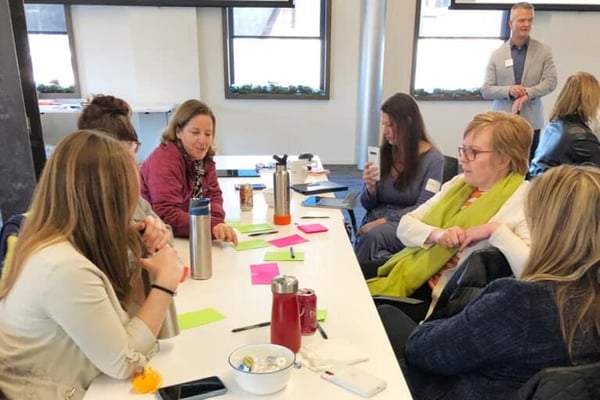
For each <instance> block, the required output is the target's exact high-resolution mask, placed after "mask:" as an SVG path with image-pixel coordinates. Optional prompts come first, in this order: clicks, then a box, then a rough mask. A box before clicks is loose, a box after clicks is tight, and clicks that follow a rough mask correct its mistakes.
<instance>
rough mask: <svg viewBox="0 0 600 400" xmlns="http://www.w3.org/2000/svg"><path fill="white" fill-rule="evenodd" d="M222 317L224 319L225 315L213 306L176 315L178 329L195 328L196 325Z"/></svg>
mask: <svg viewBox="0 0 600 400" xmlns="http://www.w3.org/2000/svg"><path fill="white" fill-rule="evenodd" d="M222 319H225V316H224V315H223V314H221V313H220V312H218V311H217V310H215V309H214V308H204V309H202V310H196V311H190V312H187V313H183V314H179V315H178V316H177V321H178V322H179V329H180V330H184V329H190V328H195V327H197V326H200V325H206V324H210V323H211V322H216V321H220V320H222Z"/></svg>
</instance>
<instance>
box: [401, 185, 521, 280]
mask: <svg viewBox="0 0 600 400" xmlns="http://www.w3.org/2000/svg"><path fill="white" fill-rule="evenodd" d="M460 179H463V175H462V174H461V175H458V176H456V177H454V178H453V179H452V180H450V181H449V182H446V183H445V184H444V185H443V186H442V190H440V191H439V192H438V193H437V194H436V195H435V196H433V197H432V198H431V199H429V200H428V201H427V202H425V203H424V204H422V205H421V206H420V207H419V208H417V209H416V210H414V211H413V212H411V213H408V214H406V215H405V216H404V217H403V218H402V219H401V220H400V223H399V224H398V230H397V235H398V238H399V239H400V241H402V243H404V245H405V246H406V247H416V246H419V247H423V248H428V247H431V246H433V243H430V244H425V241H426V240H427V238H428V237H429V234H430V233H431V232H432V231H433V230H434V229H438V228H439V226H431V225H427V224H425V223H424V222H423V221H422V219H423V216H424V215H425V214H426V213H427V212H428V211H429V210H430V209H431V207H433V205H434V204H436V203H437V202H438V201H440V199H441V198H442V197H443V196H444V195H445V194H446V193H447V192H448V190H449V189H450V187H452V185H453V184H454V183H455V182H456V181H457V180H460ZM528 190H529V182H527V181H523V183H522V184H521V186H519V187H518V188H517V190H515V192H514V193H513V194H512V196H510V197H509V198H508V200H506V202H505V203H504V205H503V206H502V207H501V208H500V209H499V210H498V212H497V213H496V214H495V215H494V216H493V217H492V218H490V222H499V223H500V224H501V225H500V227H499V228H498V229H496V232H494V233H493V234H492V236H490V238H489V239H487V240H482V241H480V242H478V243H475V244H473V245H471V246H469V247H467V248H466V249H465V250H464V251H463V252H462V254H461V255H460V258H459V262H458V264H459V265H460V263H461V262H463V261H464V260H466V259H467V257H469V255H471V253H473V252H474V251H475V250H479V249H483V248H486V247H490V246H495V247H497V248H498V249H499V250H500V251H502V254H504V256H505V257H506V259H507V261H508V263H509V264H510V267H511V269H512V271H513V273H514V274H515V276H517V277H519V276H520V275H521V272H523V267H524V265H525V262H526V261H527V258H529V246H530V245H531V239H530V236H529V227H528V226H527V221H526V220H525V211H524V206H525V196H526V195H527V191H528Z"/></svg>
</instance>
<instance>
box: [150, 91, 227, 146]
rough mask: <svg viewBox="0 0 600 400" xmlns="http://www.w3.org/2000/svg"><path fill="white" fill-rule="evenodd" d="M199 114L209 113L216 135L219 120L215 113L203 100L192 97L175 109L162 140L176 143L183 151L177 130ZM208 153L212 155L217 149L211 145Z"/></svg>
mask: <svg viewBox="0 0 600 400" xmlns="http://www.w3.org/2000/svg"><path fill="white" fill-rule="evenodd" d="M197 115H208V116H209V117H210V118H211V119H212V122H213V135H215V133H216V130H217V121H216V118H215V114H214V113H213V112H212V110H211V109H210V107H209V106H208V105H206V104H205V103H203V102H201V101H200V100H194V99H191V100H187V101H185V102H183V103H182V104H181V105H180V106H179V107H177V110H175V113H174V114H173V116H172V117H171V120H170V121H169V125H168V126H167V128H166V129H165V130H164V131H163V133H162V136H161V138H160V140H161V142H162V143H175V144H176V145H177V147H179V149H180V150H181V151H184V149H183V145H182V144H181V141H180V140H179V138H178V137H177V132H179V131H180V130H182V129H183V128H184V127H185V126H186V125H187V124H188V122H190V120H191V119H192V118H194V117H195V116H197ZM206 155H207V156H208V157H212V156H214V155H215V149H214V148H213V146H211V147H210V149H208V152H207V153H206Z"/></svg>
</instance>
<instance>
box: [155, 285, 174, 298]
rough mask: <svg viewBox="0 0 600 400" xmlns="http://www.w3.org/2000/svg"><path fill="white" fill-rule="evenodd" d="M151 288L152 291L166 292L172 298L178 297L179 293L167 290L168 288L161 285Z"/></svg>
mask: <svg viewBox="0 0 600 400" xmlns="http://www.w3.org/2000/svg"><path fill="white" fill-rule="evenodd" d="M150 287H151V288H152V289H158V290H161V291H163V292H165V293H167V294H170V295H171V296H176V295H177V292H175V291H173V290H171V289H167V288H166V287H164V286H160V285H157V284H152V285H151V286H150Z"/></svg>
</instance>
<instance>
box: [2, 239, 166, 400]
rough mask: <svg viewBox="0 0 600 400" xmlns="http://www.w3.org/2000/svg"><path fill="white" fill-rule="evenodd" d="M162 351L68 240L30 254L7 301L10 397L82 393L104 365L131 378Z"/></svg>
mask: <svg viewBox="0 0 600 400" xmlns="http://www.w3.org/2000/svg"><path fill="white" fill-rule="evenodd" d="M155 350H156V340H155V337H154V335H153V334H152V332H151V331H150V330H149V329H148V327H147V326H146V325H145V324H144V323H143V322H142V321H141V320H140V319H138V318H132V319H130V318H129V316H128V314H127V313H126V312H125V311H124V310H123V309H122V308H121V306H120V305H119V301H118V299H117V296H116V294H115V292H114V290H113V288H112V286H111V285H110V283H109V281H108V278H107V277H106V275H105V274H104V273H103V272H102V271H100V270H99V269H98V268H97V267H96V266H95V265H94V264H92V263H91V262H90V261H89V260H88V259H86V258H85V257H83V256H82V255H81V254H80V253H79V252H77V251H76V250H75V248H74V247H73V246H72V245H71V244H70V243H68V242H61V243H58V244H54V245H51V246H48V247H46V248H44V249H42V250H40V251H39V252H37V253H36V254H34V255H33V256H32V257H30V258H29V259H28V260H27V261H26V263H25V266H24V268H23V271H22V272H21V275H20V276H19V278H18V279H17V281H16V282H15V285H14V286H13V288H12V290H11V291H10V293H9V294H8V296H7V297H5V298H4V299H2V300H0V388H1V389H2V391H4V392H5V394H6V395H7V396H8V397H9V398H14V399H25V398H34V399H44V400H52V399H67V398H69V399H71V398H72V399H80V398H82V396H83V394H84V390H85V389H86V388H87V387H88V386H89V385H90V383H91V382H92V380H93V379H94V378H95V377H96V376H98V375H99V374H100V373H101V372H104V373H105V374H107V375H110V376H112V377H114V378H126V377H129V376H130V375H131V374H132V373H133V371H134V370H135V369H137V368H138V367H139V366H140V365H143V364H144V363H145V362H146V361H147V358H148V357H149V356H150V355H151V354H152V353H153V352H154V351H155ZM13 371H14V372H16V373H14V372H13Z"/></svg>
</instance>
